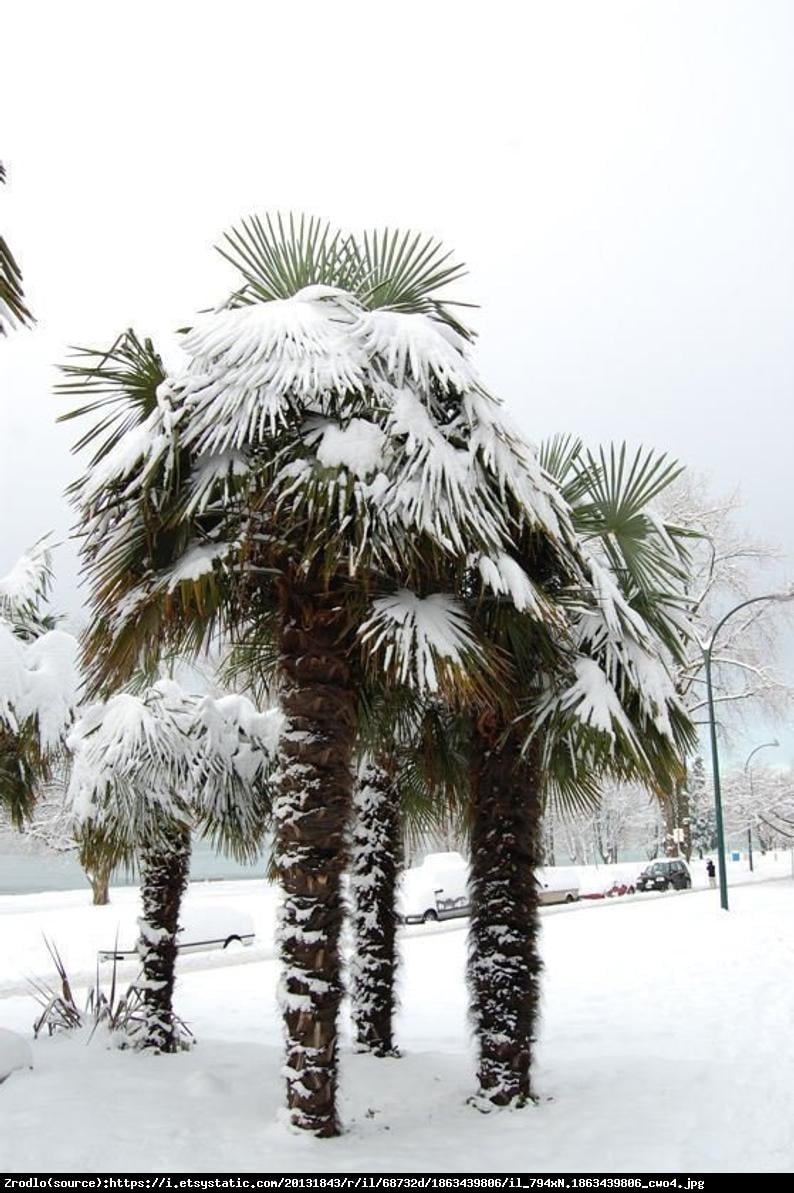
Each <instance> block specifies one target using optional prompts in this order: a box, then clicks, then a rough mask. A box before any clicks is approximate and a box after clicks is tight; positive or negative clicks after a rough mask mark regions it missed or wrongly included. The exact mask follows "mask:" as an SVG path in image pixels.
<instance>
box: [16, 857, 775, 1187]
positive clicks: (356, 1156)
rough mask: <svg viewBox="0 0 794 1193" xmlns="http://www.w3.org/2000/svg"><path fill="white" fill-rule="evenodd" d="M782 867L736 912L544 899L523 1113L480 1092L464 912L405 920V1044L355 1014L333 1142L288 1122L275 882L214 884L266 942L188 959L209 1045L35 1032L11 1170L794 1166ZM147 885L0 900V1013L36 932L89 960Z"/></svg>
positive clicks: (184, 999)
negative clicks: (153, 1046)
mask: <svg viewBox="0 0 794 1193" xmlns="http://www.w3.org/2000/svg"><path fill="white" fill-rule="evenodd" d="M789 867H790V861H789V859H788V857H786V856H785V855H780V856H779V861H778V864H777V865H776V866H775V865H774V864H773V862H772V859H769V861H768V862H767V861H766V859H765V863H764V868H765V871H766V875H765V876H766V878H767V881H765V882H756V883H754V884H748V885H737V886H735V887H734V889H733V890H732V892H731V911H730V913H728V914H725V913H724V912H721V911H720V909H719V905H718V898H717V894H716V892H711V891H705V892H701V891H698V890H695V891H693V892H687V893H680V894H679V893H675V894H670V895H649V896H637V897H635V898H620V899H614V900H608V901H607V900H600V901H597V902H583V903H581V904H577V905H574V906H573V907H570V908H560V909H556V908H549V909H548V911H547V912H545V913H544V929H543V941H542V947H543V954H544V957H545V961H546V972H545V979H544V1015H543V1023H542V1030H541V1039H540V1042H539V1047H538V1058H537V1092H538V1094H539V1096H540V1100H539V1103H538V1105H537V1106H533V1107H530V1108H527V1109H525V1110H523V1111H513V1112H509V1111H508V1112H498V1113H493V1114H490V1115H482V1114H480V1113H478V1112H477V1111H476V1110H475V1109H473V1108H472V1107H471V1106H469V1105H467V1102H466V1099H467V1097H468V1095H470V1094H471V1093H472V1091H473V1052H472V1044H471V1035H470V1031H469V1027H468V1023H467V1017H466V991H465V983H464V966H465V959H466V921H465V920H461V921H451V922H449V923H446V924H442V925H428V926H421V927H418V928H415V929H410V930H408V931H407V932H406V933H405V934H404V936H403V942H402V948H403V955H404V963H403V970H402V1006H401V1012H400V1017H399V1036H400V1042H401V1045H402V1047H403V1049H404V1053H405V1055H404V1056H403V1057H402V1058H401V1059H399V1060H375V1059H373V1058H371V1057H364V1056H358V1055H355V1054H353V1053H352V1051H351V1048H350V1042H349V1034H348V1032H347V1024H346V1023H345V1034H344V1038H343V1047H342V1090H343V1096H342V1104H341V1109H342V1114H343V1117H344V1121H345V1125H346V1127H347V1131H346V1133H345V1134H344V1135H343V1136H342V1137H341V1138H339V1139H336V1140H331V1141H322V1142H321V1141H317V1140H313V1139H305V1138H301V1137H297V1136H295V1135H293V1134H291V1133H290V1132H289V1131H288V1130H287V1129H286V1128H285V1127H284V1126H283V1125H282V1123H281V1122H280V1121H279V1118H278V1109H279V1107H280V1105H281V1101H282V1094H283V1090H282V1084H283V1083H282V1080H281V1078H280V1075H279V1067H280V1063H281V1041H280V1025H279V1018H278V1012H277V1008H276V1000H275V992H276V981H277V977H278V963H277V962H276V960H275V959H274V957H273V947H272V931H273V922H274V913H275V905H276V897H275V893H274V891H273V889H272V888H271V887H268V886H267V884H265V883H264V882H245V883H232V882H229V883H212V884H203V886H202V889H201V890H199V891H196V890H195V889H194V890H192V891H191V896H190V897H191V898H201V899H207V898H210V899H212V900H213V901H217V902H223V901H227V902H229V903H233V904H234V905H235V906H239V907H241V908H244V909H246V910H248V911H249V912H250V913H251V914H252V915H253V916H254V919H255V921H256V923H257V932H258V937H259V939H258V942H257V945H256V946H255V947H254V949H252V950H241V951H240V952H238V953H236V954H232V955H227V954H220V953H216V954H207V955H198V954H197V955H193V956H190V957H185V958H184V959H183V960H182V962H181V963H180V964H181V978H180V981H179V983H178V987H177V1006H178V1010H179V1011H180V1013H181V1014H182V1015H183V1016H184V1017H185V1018H186V1019H187V1020H188V1021H189V1023H190V1025H191V1026H192V1028H193V1030H194V1031H195V1033H196V1035H197V1037H198V1041H199V1042H198V1044H197V1045H196V1047H195V1048H194V1049H193V1051H192V1052H190V1053H185V1054H182V1055H179V1056H176V1057H151V1056H141V1055H137V1054H133V1053H129V1052H119V1051H116V1050H110V1049H108V1048H107V1047H106V1046H105V1043H106V1042H105V1041H104V1040H103V1039H100V1038H98V1037H95V1038H94V1039H93V1040H92V1041H91V1042H90V1043H87V1041H86V1038H85V1037H79V1036H77V1037H76V1036H71V1037H70V1036H65V1035H62V1036H60V1037H57V1038H54V1039H51V1040H48V1039H43V1040H40V1041H38V1042H36V1043H35V1044H34V1048H33V1051H34V1059H35V1069H34V1071H33V1072H28V1071H21V1072H17V1073H13V1074H12V1075H11V1076H10V1077H9V1078H8V1080H7V1081H6V1082H5V1083H4V1084H3V1085H2V1086H0V1171H4V1172H16V1173H25V1172H39V1171H42V1170H43V1171H49V1172H54V1171H71V1172H80V1173H91V1172H177V1171H187V1172H224V1171H227V1170H228V1171H238V1172H246V1171H247V1172H254V1171H257V1172H291V1173H300V1172H315V1173H320V1172H368V1171H374V1172H382V1173H395V1172H424V1171H430V1172H437V1173H443V1172H460V1171H465V1170H472V1171H474V1172H477V1173H488V1172H500V1171H502V1172H509V1171H526V1172H530V1173H532V1172H560V1171H581V1172H607V1173H608V1172H632V1171H646V1172H647V1171H652V1172H656V1171H661V1172H664V1171H670V1172H672V1171H676V1170H677V1171H690V1172H698V1171H699V1172H774V1171H777V1172H790V1171H794V1120H792V1117H791V1114H790V1105H791V1102H792V1099H793V1098H794V1063H792V1062H794V1033H793V1032H792V1028H793V1027H794V985H793V984H792V982H791V974H792V971H793V970H794V916H792V909H793V904H794V883H793V882H792V881H791V879H790V878H785V877H780V878H777V879H774V878H770V875H771V874H774V873H776V872H777V873H778V874H780V873H783V874H785V873H786V872H787V871H788V868H789ZM599 869H600V868H599ZM695 873H696V876H697V869H696V871H695ZM733 876H734V878H746V877H749V876H748V875H746V874H742V875H739V874H738V872H735V873H734V875H733ZM763 876H764V875H763V874H759V875H758V877H759V878H760V877H763ZM134 897H135V893H134V892H133V891H131V890H123V891H121V890H120V891H117V892H115V894H114V904H113V905H112V906H111V907H110V908H105V909H102V908H99V909H97V908H92V907H89V906H87V905H86V896H85V893H84V892H79V893H75V894H72V895H57V894H49V895H38V896H15V897H11V896H10V897H6V898H3V899H0V942H1V943H2V947H1V948H0V1025H2V1026H3V1027H5V1028H11V1029H13V1030H16V1031H20V1032H24V1033H27V1034H29V1032H30V1024H31V1021H32V1019H33V1015H34V1009H35V1008H34V1004H33V1002H32V1000H31V998H30V997H29V995H27V994H26V993H24V981H23V977H24V974H25V973H31V974H32V973H37V974H42V973H45V972H46V969H47V966H46V961H45V957H46V955H45V954H44V953H43V951H42V945H41V941H40V935H39V934H40V933H41V931H42V930H44V931H46V932H47V933H48V935H52V937H54V939H55V940H56V941H57V943H58V946H59V948H60V950H61V952H62V953H63V955H64V957H65V958H66V960H67V963H68V966H69V968H70V969H72V970H74V971H75V972H79V973H84V974H86V975H88V974H90V973H91V971H92V969H93V957H94V955H95V949H96V947H99V945H100V944H105V943H106V942H107V939H108V933H109V932H110V933H113V932H114V931H115V924H116V923H117V922H118V920H119V918H120V916H124V915H131V914H134Z"/></svg>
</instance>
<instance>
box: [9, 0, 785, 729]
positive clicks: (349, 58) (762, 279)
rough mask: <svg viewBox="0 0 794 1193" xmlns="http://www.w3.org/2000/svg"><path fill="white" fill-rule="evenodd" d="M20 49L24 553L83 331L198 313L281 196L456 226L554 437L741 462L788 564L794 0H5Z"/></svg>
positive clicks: (89, 335) (338, 212) (509, 366)
mask: <svg viewBox="0 0 794 1193" xmlns="http://www.w3.org/2000/svg"><path fill="white" fill-rule="evenodd" d="M2 58H3V64H2V73H1V75H0V157H1V158H2V159H3V160H4V161H5V163H6V165H7V168H8V172H9V186H8V187H7V188H5V193H4V194H2V195H0V220H1V221H2V226H3V229H4V231H5V232H6V235H7V237H8V239H9V241H10V242H11V244H12V246H13V248H14V250H15V252H16V254H17V256H18V258H19V261H20V263H21V265H22V267H23V270H24V274H25V280H26V285H27V290H28V294H29V297H30V300H31V303H32V305H33V308H34V310H35V313H36V315H37V316H38V319H39V325H38V328H37V330H36V331H35V332H33V333H24V332H23V333H17V334H16V335H14V336H13V337H10V338H9V339H7V340H5V341H4V342H0V469H1V471H0V530H1V531H2V535H1V537H0V543H2V556H1V557H0V567H2V565H3V561H4V560H7V561H8V562H10V561H11V559H12V558H13V557H14V555H15V553H17V552H18V551H20V550H21V549H23V548H24V547H25V546H26V545H27V544H29V543H30V541H31V540H33V539H35V538H37V537H38V536H39V534H40V533H41V532H42V531H43V530H45V529H48V528H50V527H53V528H54V529H55V530H56V532H57V534H58V535H59V536H60V537H61V538H63V537H65V535H66V531H67V526H68V522H69V518H68V513H67V511H66V509H65V506H64V503H63V500H62V497H61V494H62V490H63V487H64V485H65V484H66V483H67V481H68V480H69V479H70V477H71V476H72V475H73V472H74V465H73V463H72V461H71V460H70V458H69V454H68V445H69V442H70V440H71V438H72V437H73V432H72V431H71V430H69V429H68V428H56V427H55V426H54V423H53V418H54V415H55V413H56V412H57V410H58V409H59V407H58V403H57V402H56V400H55V399H54V398H53V396H52V393H51V382H52V379H53V374H52V372H51V369H50V365H51V363H52V362H55V361H59V360H62V359H63V358H64V354H65V345H67V344H90V345H92V346H94V345H104V344H106V343H107V342H109V341H110V340H111V339H112V338H113V337H114V336H115V335H116V333H117V332H119V331H120V330H122V329H123V328H124V327H126V326H128V325H130V324H134V325H135V326H136V327H137V328H138V329H139V330H141V331H144V332H153V333H158V332H162V331H170V330H171V329H173V328H174V327H177V326H179V325H180V324H182V323H184V322H185V321H186V320H187V319H189V318H190V316H191V314H192V313H193V312H194V311H195V310H196V309H197V308H198V307H201V306H206V305H208V304H209V303H211V302H213V301H215V300H217V299H218V298H219V297H220V296H221V295H223V294H225V292H226V291H227V289H228V287H229V280H230V274H229V270H228V267H227V266H225V264H224V263H223V262H222V261H220V259H217V258H216V255H215V254H214V253H213V252H212V251H211V245H212V244H213V242H214V241H215V240H217V239H218V238H219V235H220V233H221V232H222V231H223V229H224V228H226V227H228V226H229V225H230V224H231V223H233V222H235V221H236V220H238V219H239V217H240V216H242V215H244V214H247V213H249V212H251V211H254V210H258V211H263V210H277V209H280V210H285V211H286V210H295V211H307V212H312V213H317V214H321V215H324V216H327V217H328V218H330V219H331V220H333V221H335V222H337V223H340V224H343V225H345V226H351V227H361V226H375V225H379V226H380V225H384V224H389V225H398V226H400V227H415V228H418V229H423V230H427V231H430V232H434V233H436V234H438V235H439V236H440V237H442V238H443V239H444V240H445V241H446V242H448V243H449V244H450V245H451V246H453V247H454V248H455V249H456V251H457V253H458V254H459V255H460V257H461V258H462V259H463V260H464V261H466V262H467V264H468V265H469V267H470V271H471V276H470V278H469V280H468V281H467V283H466V289H467V292H468V295H469V296H470V297H472V298H474V299H475V300H476V301H477V302H478V303H480V304H481V308H482V309H481V310H480V311H479V312H477V313H476V315H475V319H474V322H475V324H476V326H477V327H478V328H479V330H480V333H481V334H480V346H479V359H480V364H481V369H482V372H483V374H484V376H485V379H486V381H487V382H488V384H489V385H490V387H491V388H492V389H493V390H494V391H495V392H496V393H498V394H500V395H501V396H502V397H503V398H504V399H505V401H506V402H507V404H508V406H509V408H510V410H511V413H512V415H513V417H514V418H515V419H516V421H518V422H519V423H520V425H521V426H522V427H523V430H524V432H525V433H526V434H527V435H528V436H529V437H530V438H533V439H538V438H541V437H543V436H545V435H547V434H549V433H550V432H553V431H555V430H574V431H576V432H577V433H578V434H580V435H582V436H583V437H584V438H585V439H587V440H590V441H592V442H605V441H608V440H610V439H624V438H627V439H629V440H631V441H633V442H643V443H647V444H652V445H654V446H656V447H658V448H663V449H666V450H669V451H670V452H672V453H673V454H674V455H676V456H678V457H680V458H681V459H682V460H683V461H685V462H686V463H687V464H688V465H690V466H691V467H692V468H694V469H695V470H697V471H705V472H707V473H709V474H710V476H711V477H712V480H713V484H714V487H715V489H717V490H725V489H732V488H734V487H736V486H739V487H740V489H741V494H742V497H743V502H744V520H745V522H746V523H747V525H748V526H749V527H751V528H753V529H755V530H756V531H757V532H759V533H760V534H762V535H763V536H764V537H765V538H767V539H769V540H772V541H774V542H776V543H778V544H780V546H781V548H782V549H783V550H784V551H785V552H786V554H787V557H788V559H787V561H786V563H785V564H784V565H783V567H782V569H781V573H780V575H779V576H776V577H774V580H775V582H777V581H778V580H779V579H780V578H782V577H785V576H787V577H788V578H794V566H793V565H792V562H791V560H792V559H793V558H794V518H792V501H791V497H792V482H791V472H792V442H793V440H794V436H793V435H792V431H794V417H793V416H792V390H793V388H794V337H793V336H792V312H793V311H794V303H793V301H792V300H793V299H794V228H793V224H794V102H793V101H794V72H793V71H792V65H791V64H792V61H793V60H794V3H791V2H789V0H683V2H677V0H663V2H662V0H625V2H616V0H584V2H576V0H549V2H536V0H523V2H522V3H517V2H514V3H505V2H503V0H491V2H490V3H488V4H482V3H468V2H463V0H458V2H457V3H451V2H449V0H425V2H424V3H416V2H415V0H403V2H402V3H400V4H388V5H387V4H384V3H377V2H376V0H370V2H369V3H354V2H352V0H349V2H343V0H326V2H324V3H311V2H308V0H292V2H290V3H284V2H281V3H270V2H268V0H258V2H255V3H251V2H244V0H224V2H223V3H219V2H218V0H214V2H212V3H209V4H201V3H189V4H188V3H183V2H179V0H168V3H165V2H164V0H161V2H160V3H151V2H150V0H136V2H135V3H113V4H109V3H107V2H106V0H105V2H103V3H98V4H93V3H86V2H84V0H71V3H69V4H57V5H56V4H52V5H49V4H43V3H35V2H32V0H27V2H26V3H25V4H24V5H23V4H18V3H14V2H13V0H11V2H9V0H6V4H5V5H4V7H3V55H2ZM61 555H62V561H61V573H62V579H61V584H60V587H59V598H60V600H61V603H62V604H65V605H67V606H68V607H69V608H70V609H71V610H73V611H75V610H76V609H77V607H78V602H77V599H76V597H75V595H74V562H73V557H72V556H71V554H70V551H69V550H67V551H64V552H61ZM3 570H4V568H3ZM768 583H769V580H768V579H767V578H765V577H759V591H760V590H762V589H763V587H764V586H765V585H767V584H768ZM790 653H791V657H790V659H789V662H788V669H789V671H792V672H794V651H793V652H790ZM789 679H790V680H792V681H794V674H791V675H789ZM761 740H763V739H761Z"/></svg>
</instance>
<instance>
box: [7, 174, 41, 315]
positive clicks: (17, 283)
mask: <svg viewBox="0 0 794 1193" xmlns="http://www.w3.org/2000/svg"><path fill="white" fill-rule="evenodd" d="M5 180H6V171H5V166H4V165H3V163H2V162H0V183H3V182H5ZM32 323H35V319H34V318H33V315H32V314H31V312H30V309H29V308H28V306H27V304H26V302H25V295H24V291H23V289H22V271H21V270H20V268H19V266H18V265H17V262H16V259H15V257H14V254H13V253H12V252H11V249H10V248H9V246H8V244H7V242H6V240H5V238H4V237H3V236H0V336H2V335H5V334H6V331H7V329H8V328H13V327H15V326H16V325H17V324H18V325H19V326H23V327H24V326H25V325H27V326H30V324H32Z"/></svg>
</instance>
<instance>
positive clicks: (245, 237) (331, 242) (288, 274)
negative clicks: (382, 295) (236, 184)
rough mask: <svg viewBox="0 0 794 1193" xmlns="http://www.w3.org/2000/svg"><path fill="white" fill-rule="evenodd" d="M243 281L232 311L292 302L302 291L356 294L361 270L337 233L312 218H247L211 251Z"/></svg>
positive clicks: (344, 238)
mask: <svg viewBox="0 0 794 1193" xmlns="http://www.w3.org/2000/svg"><path fill="white" fill-rule="evenodd" d="M215 247H216V249H217V251H218V252H219V253H220V255H221V256H222V257H224V258H225V260H227V261H229V262H230V264H232V265H233V266H234V267H235V268H236V269H238V270H239V271H240V273H241V274H242V275H243V277H244V278H245V285H244V286H243V288H242V289H241V290H238V291H237V292H236V293H235V294H234V295H233V296H232V299H231V305H232V306H248V305H250V304H251V303H254V302H272V301H274V300H275V299H284V298H292V296H293V295H294V294H297V293H298V291H299V290H303V289H304V288H305V287H306V286H315V285H325V286H334V287H337V288H339V289H340V290H347V291H349V292H351V293H356V292H357V291H358V288H359V285H360V266H359V265H358V263H357V261H356V257H355V254H353V253H351V252H350V250H349V241H348V237H346V236H345V235H344V234H343V233H342V232H340V231H339V230H338V229H334V228H332V227H331V225H330V224H329V223H328V222H326V221H325V220H321V219H318V218H317V217H316V216H306V215H300V216H295V215H293V214H292V213H290V215H289V216H288V217H287V219H286V220H285V219H284V217H283V216H282V215H281V214H280V213H279V214H276V215H270V214H266V215H265V216H264V217H260V216H258V215H251V216H249V217H248V219H243V220H242V221H241V222H240V223H239V224H238V225H237V226H236V227H233V228H231V229H230V230H229V231H228V232H226V233H224V236H223V241H222V243H221V244H219V245H216V246H215Z"/></svg>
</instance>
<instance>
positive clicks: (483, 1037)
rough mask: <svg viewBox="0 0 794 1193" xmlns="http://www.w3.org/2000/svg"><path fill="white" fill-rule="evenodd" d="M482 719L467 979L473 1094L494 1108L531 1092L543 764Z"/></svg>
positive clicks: (476, 744) (475, 763)
mask: <svg viewBox="0 0 794 1193" xmlns="http://www.w3.org/2000/svg"><path fill="white" fill-rule="evenodd" d="M501 728H502V727H501V726H499V725H498V724H495V723H493V722H492V723H490V724H485V723H484V719H483V720H481V721H480V722H479V723H478V724H477V725H476V726H475V729H474V736H473V743H472V776H471V798H472V802H473V825H472V844H471V929H470V932H471V935H470V959H469V984H470V991H471V1009H472V1017H473V1019H474V1023H475V1030H476V1034H477V1041H478V1045H479V1066H478V1074H477V1076H478V1083H479V1097H480V1099H483V1100H485V1102H489V1103H492V1104H493V1105H496V1106H506V1105H508V1104H510V1103H513V1104H518V1105H520V1104H522V1103H523V1102H524V1101H526V1099H527V1098H529V1097H530V1096H531V1093H532V1090H531V1083H530V1066H531V1062H532V1046H533V1043H534V1038H535V1037H534V1033H535V1025H536V1022H537V1016H538V1005H539V976H540V970H541V962H540V958H539V956H538V935H539V928H540V919H539V915H538V892H537V888H536V883H535V874H534V868H535V866H536V865H538V864H539V859H540V854H541V839H540V821H541V797H540V766H539V759H538V757H537V752H536V751H535V752H530V753H529V754H528V755H525V756H524V757H523V758H522V756H521V751H520V744H519V741H518V735H517V734H516V733H514V732H509V733H508V734H507V737H506V739H505V740H504V741H502V743H501V745H499V743H500V741H501V738H502V735H501V733H500V732H499V730H500V729H501Z"/></svg>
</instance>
